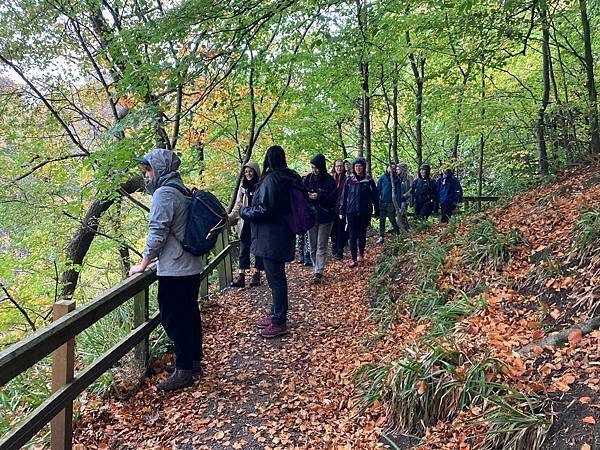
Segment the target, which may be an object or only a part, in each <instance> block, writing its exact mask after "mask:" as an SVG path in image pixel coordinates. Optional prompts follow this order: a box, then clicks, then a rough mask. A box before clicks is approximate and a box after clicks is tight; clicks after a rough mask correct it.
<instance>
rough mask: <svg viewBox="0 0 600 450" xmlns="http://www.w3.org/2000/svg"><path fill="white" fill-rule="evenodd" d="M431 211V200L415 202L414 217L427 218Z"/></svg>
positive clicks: (418, 218)
mask: <svg viewBox="0 0 600 450" xmlns="http://www.w3.org/2000/svg"><path fill="white" fill-rule="evenodd" d="M431 213H433V202H425V203H415V219H417V220H427V219H429V216H430V215H431Z"/></svg>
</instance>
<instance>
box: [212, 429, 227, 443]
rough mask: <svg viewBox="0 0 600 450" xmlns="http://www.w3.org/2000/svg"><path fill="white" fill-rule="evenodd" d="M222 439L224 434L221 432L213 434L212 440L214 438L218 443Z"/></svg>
mask: <svg viewBox="0 0 600 450" xmlns="http://www.w3.org/2000/svg"><path fill="white" fill-rule="evenodd" d="M224 437H225V433H223V432H222V431H217V432H216V433H215V436H214V438H215V439H216V440H217V441H220V440H221V439H223V438H224Z"/></svg>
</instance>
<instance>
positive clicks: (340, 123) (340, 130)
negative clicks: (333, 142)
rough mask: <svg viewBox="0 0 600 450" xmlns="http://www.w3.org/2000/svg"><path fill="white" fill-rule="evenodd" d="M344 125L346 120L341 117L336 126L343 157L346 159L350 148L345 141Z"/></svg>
mask: <svg viewBox="0 0 600 450" xmlns="http://www.w3.org/2000/svg"><path fill="white" fill-rule="evenodd" d="M343 125H344V121H343V120H342V119H339V120H337V121H336V122H335V126H336V128H337V132H338V138H339V139H340V148H341V149H342V158H343V159H346V158H347V157H348V149H347V148H346V144H345V143H344V133H343V131H344V130H343V128H342V127H343Z"/></svg>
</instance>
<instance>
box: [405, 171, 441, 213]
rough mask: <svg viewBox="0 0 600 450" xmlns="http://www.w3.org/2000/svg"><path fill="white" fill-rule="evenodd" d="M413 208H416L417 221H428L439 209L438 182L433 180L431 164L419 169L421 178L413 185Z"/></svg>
mask: <svg viewBox="0 0 600 450" xmlns="http://www.w3.org/2000/svg"><path fill="white" fill-rule="evenodd" d="M411 190H412V198H411V206H414V207H415V219H416V220H421V221H426V220H427V219H429V216H430V215H431V214H432V213H433V212H434V211H435V210H436V209H437V202H438V193H437V185H436V182H435V181H433V180H432V179H431V168H430V167H429V164H423V165H421V167H420V168H419V177H418V178H417V179H416V180H415V181H414V182H413V185H412V189H411Z"/></svg>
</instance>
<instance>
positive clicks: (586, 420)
mask: <svg viewBox="0 0 600 450" xmlns="http://www.w3.org/2000/svg"><path fill="white" fill-rule="evenodd" d="M581 421H582V422H583V423H587V424H588V425H596V419H594V417H593V416H586V417H584V418H583V419H582V420H581Z"/></svg>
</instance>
